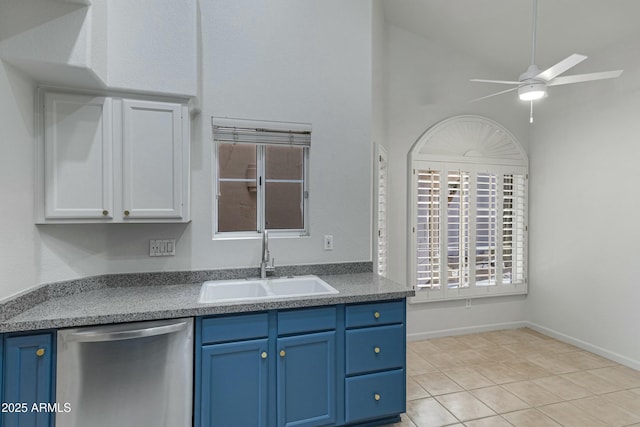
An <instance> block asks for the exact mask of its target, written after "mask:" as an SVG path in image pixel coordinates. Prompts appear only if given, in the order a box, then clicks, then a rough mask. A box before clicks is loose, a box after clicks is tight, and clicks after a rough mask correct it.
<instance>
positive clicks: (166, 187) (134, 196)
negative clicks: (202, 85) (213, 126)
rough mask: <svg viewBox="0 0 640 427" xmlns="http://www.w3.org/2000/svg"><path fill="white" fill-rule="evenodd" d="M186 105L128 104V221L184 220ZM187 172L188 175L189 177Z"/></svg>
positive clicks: (124, 108) (124, 134) (125, 157)
mask: <svg viewBox="0 0 640 427" xmlns="http://www.w3.org/2000/svg"><path fill="white" fill-rule="evenodd" d="M182 109H183V106H182V105H180V104H174V103H163V102H152V101H139V100H127V99H125V100H123V101H122V210H123V212H122V216H123V218H124V220H125V221H126V220H128V219H131V220H135V219H143V218H149V219H153V218H166V219H180V218H182V217H183V192H184V186H183V184H184V180H185V179H188V178H187V177H185V175H186V173H188V171H185V170H184V166H183V165H184V163H183V160H184V159H183V156H185V155H186V154H187V153H188V150H184V149H183V147H184V144H188V143H189V141H188V138H187V140H186V141H185V140H184V138H183V120H182ZM185 172H186V173H185Z"/></svg>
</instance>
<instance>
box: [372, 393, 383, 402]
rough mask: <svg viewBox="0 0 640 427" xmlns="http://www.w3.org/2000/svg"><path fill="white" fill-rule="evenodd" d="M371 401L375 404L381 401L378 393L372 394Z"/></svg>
mask: <svg viewBox="0 0 640 427" xmlns="http://www.w3.org/2000/svg"><path fill="white" fill-rule="evenodd" d="M373 399H374V400H375V401H376V402H377V401H379V400H380V399H382V396H380V395H379V394H378V393H373Z"/></svg>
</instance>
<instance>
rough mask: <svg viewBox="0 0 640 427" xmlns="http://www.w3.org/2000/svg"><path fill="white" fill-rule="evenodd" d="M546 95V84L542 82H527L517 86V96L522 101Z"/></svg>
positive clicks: (533, 99)
mask: <svg viewBox="0 0 640 427" xmlns="http://www.w3.org/2000/svg"><path fill="white" fill-rule="evenodd" d="M545 96H547V85H545V84H544V83H542V82H535V83H527V84H525V85H522V86H520V87H519V88H518V97H519V98H520V99H521V100H522V101H535V100H536V99H540V98H544V97H545Z"/></svg>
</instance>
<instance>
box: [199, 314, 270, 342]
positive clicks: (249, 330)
mask: <svg viewBox="0 0 640 427" xmlns="http://www.w3.org/2000/svg"><path fill="white" fill-rule="evenodd" d="M268 335H269V316H268V314H267V313H256V314H241V315H237V316H221V317H210V318H207V319H202V344H212V343H218V342H225V341H240V340H247V339H254V338H266V337H267V336H268Z"/></svg>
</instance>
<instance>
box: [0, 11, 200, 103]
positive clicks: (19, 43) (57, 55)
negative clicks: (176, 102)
mask: <svg viewBox="0 0 640 427" xmlns="http://www.w3.org/2000/svg"><path fill="white" fill-rule="evenodd" d="M150 4H151V3H149V2H131V1H128V0H55V1H54V0H28V1H7V2H0V59H2V60H5V61H7V62H9V63H11V64H13V65H14V66H16V67H17V68H19V69H21V70H22V71H24V72H25V73H27V74H28V75H30V76H31V77H33V78H34V79H35V80H36V81H37V82H40V83H47V84H53V85H56V86H67V87H74V88H84V89H99V90H118V91H133V92H138V93H150V94H162V95H171V96H181V97H196V96H197V95H198V83H197V82H198V74H199V72H200V71H199V69H198V67H197V64H198V61H197V55H198V53H197V52H198V37H197V28H198V27H199V26H198V22H197V20H198V14H197V1H196V0H177V1H176V0H155V1H154V2H152V5H151V6H150ZM169 28H170V29H171V30H169V31H168V30H167V29H169Z"/></svg>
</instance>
